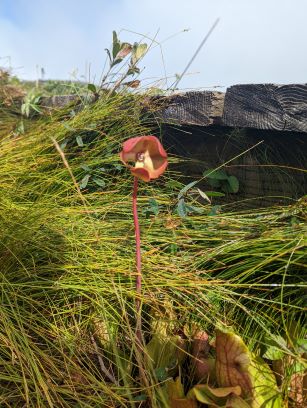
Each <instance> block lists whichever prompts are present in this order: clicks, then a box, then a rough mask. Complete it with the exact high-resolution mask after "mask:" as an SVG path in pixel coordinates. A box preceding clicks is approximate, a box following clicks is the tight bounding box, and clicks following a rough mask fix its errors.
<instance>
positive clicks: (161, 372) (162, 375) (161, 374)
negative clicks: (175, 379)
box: [155, 367, 169, 381]
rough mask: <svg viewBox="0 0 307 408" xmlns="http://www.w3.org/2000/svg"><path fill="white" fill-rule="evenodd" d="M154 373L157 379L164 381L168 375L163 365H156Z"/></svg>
mask: <svg viewBox="0 0 307 408" xmlns="http://www.w3.org/2000/svg"><path fill="white" fill-rule="evenodd" d="M155 374H156V377H157V380H158V381H165V380H166V379H167V378H168V377H169V375H168V372H167V371H166V368H165V367H158V368H156V369H155Z"/></svg>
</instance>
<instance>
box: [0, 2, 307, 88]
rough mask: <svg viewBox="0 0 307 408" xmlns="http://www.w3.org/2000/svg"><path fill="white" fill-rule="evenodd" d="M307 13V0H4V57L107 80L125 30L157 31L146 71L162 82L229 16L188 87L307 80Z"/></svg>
mask: <svg viewBox="0 0 307 408" xmlns="http://www.w3.org/2000/svg"><path fill="white" fill-rule="evenodd" d="M306 15H307V0H0V58H1V59H0V65H1V66H6V67H8V66H10V67H12V68H13V71H14V73H15V74H16V75H18V76H20V77H22V78H27V79H35V78H36V77H37V75H38V74H37V73H38V72H40V68H41V67H43V68H44V70H45V72H46V77H47V78H58V79H67V78H72V77H77V78H81V79H82V78H84V77H85V79H86V80H89V81H94V80H98V79H99V78H100V76H101V74H102V70H103V66H104V62H105V59H106V54H105V51H104V49H105V48H107V47H109V46H110V43H111V37H112V30H116V31H117V32H120V34H119V36H120V39H121V40H122V41H129V42H135V41H137V42H138V41H140V40H142V34H143V35H144V36H147V37H149V38H154V37H155V39H156V40H157V42H158V43H160V45H157V46H156V47H153V49H152V50H151V51H150V52H149V53H148V55H147V56H146V57H145V58H144V60H143V61H142V62H141V68H144V71H143V72H142V78H144V82H143V83H144V84H146V83H151V82H153V81H157V80H158V79H161V81H160V82H158V85H159V86H163V85H165V80H163V78H165V76H168V77H170V79H169V82H168V84H170V83H171V82H172V80H173V78H172V77H174V75H175V74H180V73H181V72H182V71H183V69H184V68H185V66H186V64H187V63H188V61H189V60H190V58H191V57H192V55H193V53H194V51H195V50H196V48H197V47H198V45H199V44H200V42H201V40H202V39H203V37H204V36H205V34H206V32H207V31H208V30H209V28H210V26H211V25H212V24H213V23H214V21H215V20H216V18H220V22H219V24H218V26H217V28H216V29H215V30H214V32H213V34H212V35H211V37H210V39H209V41H208V42H207V43H206V44H205V46H204V48H203V49H202V50H201V52H200V53H199V55H198V56H197V58H196V60H195V61H194V63H193V64H192V66H191V67H190V69H189V72H188V75H187V76H186V77H185V78H183V79H182V81H181V83H180V87H181V88H183V89H186V88H206V87H209V88H211V87H213V86H221V87H227V86H230V85H233V84H238V83H265V82H274V83H302V82H303V83H306V82H307V81H306V77H307V53H306V40H307V24H306ZM136 33H140V34H141V35H138V34H136ZM170 37H171V38H170ZM146 41H147V42H149V40H146Z"/></svg>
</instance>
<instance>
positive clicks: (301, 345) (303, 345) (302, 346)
mask: <svg viewBox="0 0 307 408" xmlns="http://www.w3.org/2000/svg"><path fill="white" fill-rule="evenodd" d="M295 346H296V347H297V349H298V352H299V353H301V354H303V353H307V339H297V340H296V344H295Z"/></svg>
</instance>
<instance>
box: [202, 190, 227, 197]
mask: <svg viewBox="0 0 307 408" xmlns="http://www.w3.org/2000/svg"><path fill="white" fill-rule="evenodd" d="M206 194H207V196H208V197H225V194H224V193H220V192H219V191H206Z"/></svg>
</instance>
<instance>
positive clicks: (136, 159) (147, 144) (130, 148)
mask: <svg viewBox="0 0 307 408" xmlns="http://www.w3.org/2000/svg"><path fill="white" fill-rule="evenodd" d="M120 159H121V161H122V162H123V163H124V164H125V165H126V166H128V167H129V168H130V171H131V173H132V174H133V175H134V176H135V177H138V178H140V179H141V180H143V181H150V180H151V179H156V178H158V177H160V176H161V174H162V173H164V171H165V169H166V167H167V165H168V161H167V153H166V151H165V150H164V148H163V146H162V144H161V143H160V141H159V140H158V139H157V138H156V137H155V136H139V137H133V138H131V139H128V140H126V141H125V142H124V144H123V150H122V151H121V152H120ZM129 162H133V163H134V166H132V165H129V164H128V163H129Z"/></svg>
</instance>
